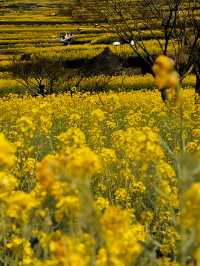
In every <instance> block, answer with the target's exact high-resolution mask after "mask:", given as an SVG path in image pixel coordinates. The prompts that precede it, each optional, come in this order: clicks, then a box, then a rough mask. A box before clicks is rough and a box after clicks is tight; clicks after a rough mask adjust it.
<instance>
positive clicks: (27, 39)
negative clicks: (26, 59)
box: [0, 0, 200, 87]
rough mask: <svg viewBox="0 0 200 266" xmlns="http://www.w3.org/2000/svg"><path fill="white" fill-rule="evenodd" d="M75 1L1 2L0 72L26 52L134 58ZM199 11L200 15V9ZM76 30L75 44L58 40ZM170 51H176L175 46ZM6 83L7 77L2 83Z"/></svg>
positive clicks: (154, 46) (152, 47)
mask: <svg viewBox="0 0 200 266" xmlns="http://www.w3.org/2000/svg"><path fill="white" fill-rule="evenodd" d="M73 2H75V0H74V1H73V0H71V1H70V0H69V1H68V2H67V1H64V0H56V1H53V3H52V1H49V0H41V1H36V0H35V1H32V0H26V1H21V0H17V1H13V0H9V1H1V2H0V3H1V11H0V69H1V68H3V67H5V66H7V65H9V64H10V63H11V62H12V60H13V58H19V57H20V56H21V55H23V54H25V53H28V54H46V55H47V56H54V55H56V56H59V55H62V57H64V58H66V60H79V59H80V60H83V59H88V58H93V57H95V56H96V55H98V54H100V53H101V52H102V51H103V50H104V49H105V48H106V47H109V48H110V49H111V51H112V52H113V53H115V54H118V55H120V56H121V57H122V58H126V57H129V56H134V52H133V50H132V49H131V48H130V46H129V45H127V44H123V45H120V46H118V47H115V46H113V45H112V43H113V41H117V40H118V38H117V36H115V35H114V34H113V33H112V32H108V31H107V30H106V28H105V27H104V26H105V25H103V24H102V23H99V22H98V21H95V19H94V18H92V19H89V18H88V19H83V18H85V17H87V16H88V14H87V12H86V11H84V10H82V9H81V8H80V7H79V5H78V4H77V5H76V6H75V7H73V8H70V4H71V3H73ZM77 2H78V1H77ZM66 3H67V4H66ZM63 10H64V11H63ZM196 12H197V13H200V12H199V10H197V11H196ZM94 22H95V23H94ZM96 22H98V23H96ZM138 28H140V29H141V31H142V36H143V42H144V44H145V46H146V47H147V48H148V50H149V51H150V52H151V53H153V54H159V53H160V47H159V45H158V43H157V42H156V41H155V40H154V38H153V36H152V33H151V32H150V31H149V30H148V29H145V28H144V25H143V23H142V22H141V21H140V22H138ZM77 29H79V32H78V33H76V35H75V39H74V44H73V45H70V46H63V44H61V43H60V40H59V35H60V33H61V32H63V31H64V32H77ZM154 33H156V35H157V36H160V38H162V35H161V32H160V29H159V27H158V25H155V29H154ZM136 35H137V34H136ZM161 42H162V39H161ZM171 50H172V52H173V46H172V47H171ZM1 77H2V75H1ZM6 79H7V78H6ZM147 79H148V78H147ZM191 80H194V79H191ZM5 83H6V81H5V77H4V80H1V84H5ZM190 84H191V82H190ZM2 87H3V85H2Z"/></svg>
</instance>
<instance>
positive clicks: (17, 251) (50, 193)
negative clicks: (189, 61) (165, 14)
mask: <svg viewBox="0 0 200 266" xmlns="http://www.w3.org/2000/svg"><path fill="white" fill-rule="evenodd" d="M162 62H164V61H163V59H161V63H162ZM157 64H158V65H159V64H160V61H159V60H158V61H157ZM168 66H169V65H168ZM157 70H158V69H156V66H154V71H155V73H156V82H158V81H159V75H161V74H162V73H161V74H160V72H159V71H157ZM171 70H172V69H170V71H171ZM175 80H176V79H172V80H168V82H171V81H173V82H171V83H170V84H171V85H173V86H172V87H174V86H176V85H177V84H176V82H177V80H176V82H175ZM165 81H166V80H165ZM158 85H160V87H159V88H160V89H161V90H162V89H163V86H164V85H165V86H168V85H166V83H165V84H164V85H163V83H162V84H161V83H159V82H158ZM168 89H169V88H168ZM169 91H170V92H171V91H172V90H171V89H169ZM179 94H180V95H179V96H178V98H179V99H181V100H176V101H175V102H174V101H171V100H168V101H167V102H163V101H162V98H161V95H160V92H159V91H156V90H155V91H151V92H145V91H137V92H121V93H112V92H110V93H100V94H95V95H89V94H88V95H87V94H81V93H77V94H75V95H74V96H73V97H71V96H70V95H68V94H60V95H50V96H46V97H44V98H43V97H31V96H23V97H20V96H16V95H13V94H12V95H8V96H6V97H4V98H1V99H0V112H1V116H0V127H1V132H2V133H1V134H0V167H1V171H0V209H1V212H0V231H1V234H0V245H1V249H0V261H1V265H12V266H15V265H16V266H17V265H23V266H25V265H29V266H31V265H32V266H42V265H49V266H60V265H61V266H65V265H66V266H76V265H79V266H88V265H97V266H132V265H163V266H179V265H200V239H199V230H200V227H199V213H200V212H199V203H200V196H199V191H200V183H199V177H200V174H199V172H200V171H199V163H200V157H199V147H200V145H199V144H200V104H199V101H198V98H197V97H195V95H194V92H193V90H192V89H185V90H184V91H181V92H180V93H179ZM169 96H170V97H171V98H170V99H172V98H173V97H174V94H173V93H170V94H169ZM5 110H6V112H5Z"/></svg>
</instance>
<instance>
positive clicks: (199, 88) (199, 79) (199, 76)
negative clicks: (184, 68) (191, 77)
mask: <svg viewBox="0 0 200 266" xmlns="http://www.w3.org/2000/svg"><path fill="white" fill-rule="evenodd" d="M195 75H196V85H195V92H196V93H197V94H199V95H200V71H199V70H195Z"/></svg>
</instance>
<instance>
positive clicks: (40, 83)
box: [7, 56, 65, 96]
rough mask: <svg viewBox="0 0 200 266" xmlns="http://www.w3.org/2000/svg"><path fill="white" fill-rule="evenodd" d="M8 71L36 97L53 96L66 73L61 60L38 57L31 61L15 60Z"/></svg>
mask: <svg viewBox="0 0 200 266" xmlns="http://www.w3.org/2000/svg"><path fill="white" fill-rule="evenodd" d="M7 70H8V71H9V72H10V73H11V74H12V76H13V77H14V78H16V79H17V81H18V82H19V83H21V84H22V85H23V86H24V87H25V89H26V90H27V91H28V92H29V93H31V94H32V95H34V96H37V95H42V96H45V95H47V94H52V93H53V90H54V89H55V85H56V84H58V83H59V82H60V81H62V77H63V76H64V73H65V70H64V67H63V64H62V60H61V59H60V58H52V59H48V58H46V57H38V56H35V57H31V59H30V60H29V61H22V60H21V59H17V60H16V59H14V61H13V64H12V65H11V66H9V68H8V69H7Z"/></svg>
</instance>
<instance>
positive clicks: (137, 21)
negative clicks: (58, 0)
mask: <svg viewBox="0 0 200 266" xmlns="http://www.w3.org/2000/svg"><path fill="white" fill-rule="evenodd" d="M80 3H81V5H82V7H83V8H85V10H87V11H88V12H90V13H91V14H95V16H96V18H97V19H99V20H101V22H103V25H104V26H105V27H106V28H107V29H108V30H109V31H112V32H114V33H115V34H117V36H118V37H119V38H120V39H121V40H123V41H124V42H126V43H130V42H131V40H134V45H131V48H132V49H133V52H134V53H135V54H136V55H137V56H139V57H141V58H142V59H143V60H144V61H145V62H146V64H148V65H149V66H152V64H153V62H154V57H155V55H153V54H152V51H151V49H150V47H148V45H147V44H146V42H145V41H144V40H143V34H144V30H148V31H149V32H150V34H151V37H152V39H153V40H154V41H155V42H156V44H157V47H158V52H159V54H164V55H169V56H173V57H174V59H175V61H176V66H177V70H178V71H179V73H180V76H181V79H183V78H184V77H185V76H186V75H187V74H188V73H189V72H190V71H191V70H192V67H194V51H195V50H196V49H197V44H198V41H199V26H198V18H197V15H196V12H195V11H196V10H197V8H199V7H200V2H199V1H198V0H138V1H135V0H101V1H98V0H80ZM158 31H159V34H158ZM196 68H197V66H196ZM196 72H197V71H196ZM196 87H197V89H196V91H197V92H198V93H200V87H199V86H198V84H197V86H196Z"/></svg>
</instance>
